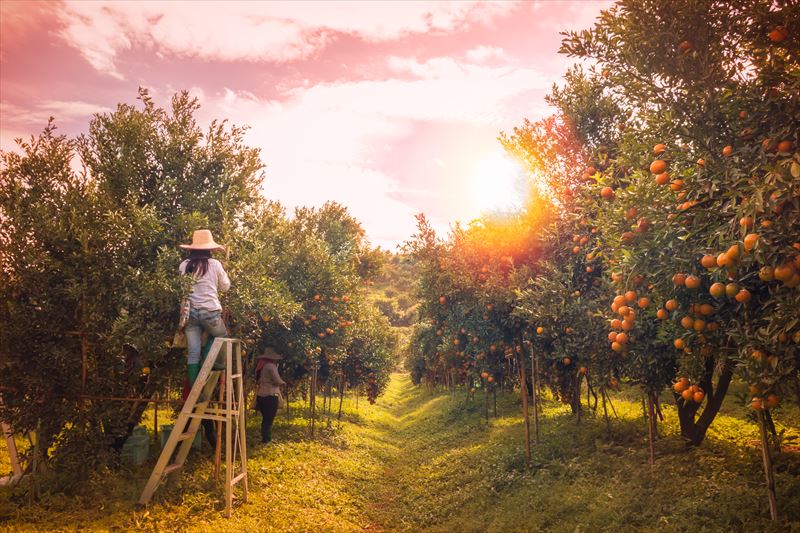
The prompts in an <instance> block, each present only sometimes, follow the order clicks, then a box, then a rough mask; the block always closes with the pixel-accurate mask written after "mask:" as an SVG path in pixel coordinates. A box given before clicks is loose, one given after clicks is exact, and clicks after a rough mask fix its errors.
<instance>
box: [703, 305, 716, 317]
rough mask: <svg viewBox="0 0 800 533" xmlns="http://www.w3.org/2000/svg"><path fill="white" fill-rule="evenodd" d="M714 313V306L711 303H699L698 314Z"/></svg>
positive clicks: (708, 314)
mask: <svg viewBox="0 0 800 533" xmlns="http://www.w3.org/2000/svg"><path fill="white" fill-rule="evenodd" d="M713 313H714V307H713V306H712V305H711V304H700V314H701V315H703V316H711V315H712V314H713Z"/></svg>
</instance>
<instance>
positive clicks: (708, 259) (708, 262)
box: [700, 254, 717, 268]
mask: <svg viewBox="0 0 800 533" xmlns="http://www.w3.org/2000/svg"><path fill="white" fill-rule="evenodd" d="M700 264H701V265H703V268H714V267H715V266H717V258H716V257H714V256H713V255H711V254H707V255H704V256H703V258H702V259H700Z"/></svg>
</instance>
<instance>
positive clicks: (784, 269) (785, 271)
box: [774, 262, 796, 283]
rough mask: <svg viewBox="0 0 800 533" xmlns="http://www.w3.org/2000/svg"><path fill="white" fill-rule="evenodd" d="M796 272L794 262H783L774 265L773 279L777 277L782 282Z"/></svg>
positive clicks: (789, 278)
mask: <svg viewBox="0 0 800 533" xmlns="http://www.w3.org/2000/svg"><path fill="white" fill-rule="evenodd" d="M795 272H796V269H795V266H794V264H792V263H790V262H786V263H783V264H782V265H778V266H776V267H775V270H774V275H775V279H778V280H780V281H782V282H784V283H786V282H787V281H789V280H791V279H792V276H794V274H795Z"/></svg>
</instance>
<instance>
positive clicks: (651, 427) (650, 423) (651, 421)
mask: <svg viewBox="0 0 800 533" xmlns="http://www.w3.org/2000/svg"><path fill="white" fill-rule="evenodd" d="M646 418H647V434H648V437H649V438H648V441H649V442H648V447H649V451H650V466H653V465H655V464H656V450H655V431H656V430H655V425H656V413H655V408H654V407H653V395H652V394H651V393H648V395H647V416H646Z"/></svg>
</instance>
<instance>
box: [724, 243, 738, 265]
mask: <svg viewBox="0 0 800 533" xmlns="http://www.w3.org/2000/svg"><path fill="white" fill-rule="evenodd" d="M725 255H727V256H728V264H729V265H730V264H732V263H735V262H736V260H737V259H739V245H738V244H732V245H731V247H730V248H728V250H727V251H726V252H725Z"/></svg>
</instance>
